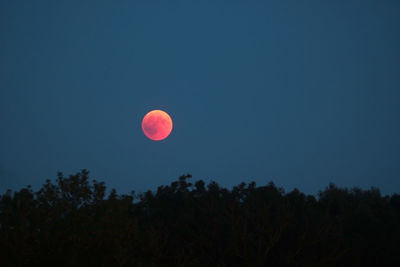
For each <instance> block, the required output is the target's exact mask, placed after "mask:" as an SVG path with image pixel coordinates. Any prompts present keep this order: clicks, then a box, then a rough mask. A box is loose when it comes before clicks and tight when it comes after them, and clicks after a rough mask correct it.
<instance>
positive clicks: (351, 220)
mask: <svg viewBox="0 0 400 267" xmlns="http://www.w3.org/2000/svg"><path fill="white" fill-rule="evenodd" d="M189 178H191V176H190V175H184V176H181V177H180V178H179V180H178V181H176V182H173V183H172V184H171V185H169V186H160V187H159V188H158V190H157V191H156V192H151V191H148V192H146V193H144V194H140V195H138V196H136V195H135V194H134V193H132V194H130V195H119V194H117V192H116V191H115V190H112V191H111V193H110V194H108V195H107V194H106V187H105V185H104V183H102V182H97V181H95V180H93V181H91V180H90V179H89V174H88V172H87V171H86V170H83V171H82V172H80V173H77V174H75V175H70V176H69V177H64V176H63V175H62V174H61V173H59V174H58V178H57V180H56V182H55V183H52V182H51V181H46V183H45V184H44V185H43V187H42V188H41V189H40V190H39V191H37V192H33V190H32V189H31V188H30V187H28V188H24V189H22V190H20V191H19V192H14V193H13V192H10V191H9V192H7V193H6V194H4V195H2V196H0V251H1V263H0V264H1V266H22V265H23V266H25V265H26V266H92V265H97V266H400V256H399V255H400V245H399V242H400V195H392V196H381V194H380V192H379V190H378V189H375V188H372V189H370V190H360V189H357V188H355V189H351V190H349V189H342V188H338V187H336V186H334V185H332V184H331V185H329V187H327V188H326V189H325V190H324V191H323V192H320V193H319V196H318V197H317V198H316V197H314V196H311V195H305V194H303V193H301V192H299V191H298V190H293V191H292V192H289V193H285V192H284V191H283V190H282V189H281V188H277V187H276V186H275V185H274V184H273V183H269V184H268V185H266V186H259V187H257V186H256V184H255V183H254V182H253V183H250V184H245V183H241V184H240V185H238V186H235V187H234V188H233V189H232V190H228V189H225V188H222V187H220V186H219V185H218V184H217V183H215V182H211V183H210V184H208V185H206V184H205V183H204V182H203V181H197V182H195V183H194V184H192V183H190V182H189V180H190V179H189ZM106 195H107V196H106Z"/></svg>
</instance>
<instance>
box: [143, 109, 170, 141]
mask: <svg viewBox="0 0 400 267" xmlns="http://www.w3.org/2000/svg"><path fill="white" fill-rule="evenodd" d="M142 130H143V133H144V134H145V135H146V136H147V137H148V138H150V139H151V140H154V141H160V140H163V139H165V138H167V137H168V135H169V134H170V133H171V131H172V119H171V117H170V116H169V115H168V113H167V112H165V111H162V110H152V111H150V112H149V113H147V114H146V115H145V116H144V118H143V121H142Z"/></svg>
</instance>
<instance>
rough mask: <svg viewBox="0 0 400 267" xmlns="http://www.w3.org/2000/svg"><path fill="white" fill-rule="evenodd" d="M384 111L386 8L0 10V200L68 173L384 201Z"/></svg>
mask: <svg viewBox="0 0 400 267" xmlns="http://www.w3.org/2000/svg"><path fill="white" fill-rule="evenodd" d="M151 109H163V110H165V111H167V112H168V113H169V114H170V115H171V117H172V119H173V120H174V129H173V132H172V134H171V135H170V137H169V138H167V139H166V140H164V141H162V142H154V141H151V140H149V139H147V138H146V137H145V136H144V135H143V133H142V132H141V127H140V123H141V119H142V117H143V116H144V115H145V113H146V112H148V111H150V110H151ZM399 115H400V1H397V0H393V1H389V0H388V1H378V0H376V1H366V0H362V1H361V0H359V1H352V0H344V1H321V0H315V1H312V0H310V1H299V0H293V1H282V0H279V1H278V0H277V1H244V0H242V1H218V0H212V1H172V0H170V1H148V0H146V1H128V0H126V1H82V0H79V1H71V0H68V1H61V0H60V1H54V0H47V1H44V0H43V1H30V0H26V1H11V0H4V1H1V2H0V125H1V128H0V191H1V192H4V191H5V190H6V189H7V188H11V189H20V188H21V187H22V186H26V185H28V184H31V185H33V186H34V188H38V187H39V186H40V185H41V184H43V183H44V181H45V179H48V178H50V179H53V178H55V175H56V172H57V171H63V172H64V173H66V174H70V173H74V172H76V171H78V170H80V169H82V168H87V169H89V170H90V171H91V173H92V175H93V176H94V177H95V178H96V179H99V180H103V181H105V182H106V184H107V185H108V186H109V187H115V188H116V189H117V190H118V191H121V192H128V191H130V190H132V189H133V190H136V191H144V190H147V189H155V187H156V186H158V185H162V184H169V183H170V182H171V181H172V180H174V179H176V178H177V177H178V176H179V175H181V174H183V173H187V172H189V173H191V174H193V176H194V179H204V180H206V181H209V180H210V179H212V180H215V181H217V182H218V183H220V184H222V185H224V186H228V187H230V186H232V185H235V184H238V183H240V182H241V181H251V180H254V181H256V182H257V183H258V184H265V183H267V182H268V181H270V180H272V181H274V182H275V183H276V184H277V185H279V186H283V187H284V188H285V189H287V190H291V189H293V188H294V187H298V188H299V189H300V190H302V191H305V192H307V193H316V192H317V191H318V190H321V189H324V187H325V186H327V185H328V183H329V182H334V183H336V184H338V185H340V186H360V187H362V188H368V187H370V186H377V187H379V188H380V189H381V190H382V192H383V193H393V192H400V176H399V173H400V139H399V137H400V125H399V121H400V120H399Z"/></svg>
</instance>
